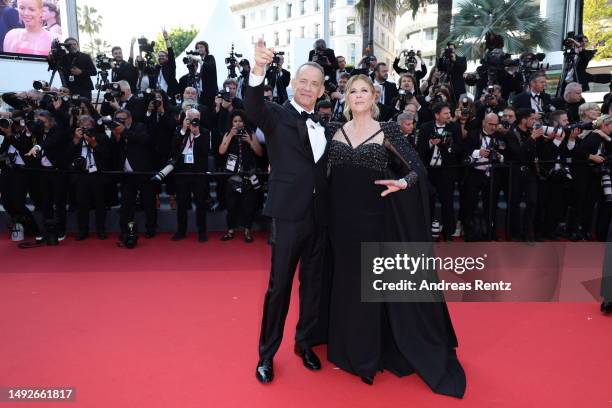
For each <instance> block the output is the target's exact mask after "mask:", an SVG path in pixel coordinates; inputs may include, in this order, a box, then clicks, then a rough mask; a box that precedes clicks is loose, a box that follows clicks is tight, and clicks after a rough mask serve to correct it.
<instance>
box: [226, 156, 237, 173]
mask: <svg viewBox="0 0 612 408" xmlns="http://www.w3.org/2000/svg"><path fill="white" fill-rule="evenodd" d="M236 163H238V156H236V155H235V154H231V153H230V154H229V155H228V156H227V162H226V163H225V169H226V170H227V171H232V172H233V171H234V170H236Z"/></svg>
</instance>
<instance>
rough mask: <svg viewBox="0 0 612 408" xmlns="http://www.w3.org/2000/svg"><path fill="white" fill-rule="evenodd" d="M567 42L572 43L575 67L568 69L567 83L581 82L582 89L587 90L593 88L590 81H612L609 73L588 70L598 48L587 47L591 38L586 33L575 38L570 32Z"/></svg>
mask: <svg viewBox="0 0 612 408" xmlns="http://www.w3.org/2000/svg"><path fill="white" fill-rule="evenodd" d="M566 44H567V45H571V48H572V51H571V54H570V55H572V54H573V55H574V57H573V67H571V69H569V70H568V72H567V75H566V76H565V78H563V79H564V85H565V83H570V82H579V83H580V85H582V90H583V91H585V92H587V91H589V90H590V89H591V88H590V87H589V82H597V83H600V84H607V83H610V81H612V78H611V75H610V74H609V73H608V74H590V73H588V72H587V66H588V65H589V62H590V61H591V60H592V59H593V57H594V56H595V54H597V48H593V49H587V47H588V45H589V39H588V38H587V36H586V35H577V36H575V37H574V38H571V36H570V35H569V33H568V38H567V39H566Z"/></svg>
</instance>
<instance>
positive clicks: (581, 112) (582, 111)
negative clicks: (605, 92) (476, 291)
mask: <svg viewBox="0 0 612 408" xmlns="http://www.w3.org/2000/svg"><path fill="white" fill-rule="evenodd" d="M593 109H599V105H598V104H596V103H594V102H585V103H583V104H582V105H580V106H579V107H578V116H580V119H581V120H582V119H586V113H587V112H588V111H590V110H593Z"/></svg>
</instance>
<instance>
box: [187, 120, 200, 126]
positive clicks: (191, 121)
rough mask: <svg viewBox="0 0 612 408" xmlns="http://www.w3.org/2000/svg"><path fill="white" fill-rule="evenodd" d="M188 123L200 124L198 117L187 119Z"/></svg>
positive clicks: (192, 124)
mask: <svg viewBox="0 0 612 408" xmlns="http://www.w3.org/2000/svg"><path fill="white" fill-rule="evenodd" d="M189 124H190V125H191V126H200V119H199V118H193V119H191V120H189Z"/></svg>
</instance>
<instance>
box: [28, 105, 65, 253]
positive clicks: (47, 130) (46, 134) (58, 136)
mask: <svg viewBox="0 0 612 408" xmlns="http://www.w3.org/2000/svg"><path fill="white" fill-rule="evenodd" d="M34 119H35V120H34V123H32V124H27V125H26V127H27V128H28V130H27V132H28V133H31V135H32V138H33V139H34V140H36V142H34V143H35V144H34V146H33V147H32V149H31V150H30V151H29V152H28V153H27V154H26V156H28V157H35V158H36V159H37V162H38V163H37V164H38V165H39V166H40V167H42V168H43V169H44V170H46V171H43V172H41V173H40V176H39V177H38V179H39V185H40V194H41V201H42V203H41V206H42V213H43V217H44V220H45V227H49V226H50V224H51V223H52V224H53V226H54V228H55V232H56V233H57V237H58V240H59V241H62V240H63V239H64V238H65V237H66V198H67V197H66V195H67V191H68V176H67V175H66V174H65V173H63V172H61V171H62V170H66V169H68V168H69V160H70V155H69V151H70V133H69V131H68V130H67V129H65V128H62V127H60V126H59V125H57V123H56V121H55V119H54V118H53V116H52V115H51V113H50V112H49V111H46V110H38V111H36V112H35V116H34ZM46 232H47V233H49V230H47V231H46Z"/></svg>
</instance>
